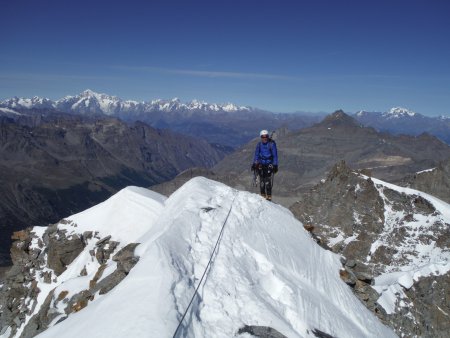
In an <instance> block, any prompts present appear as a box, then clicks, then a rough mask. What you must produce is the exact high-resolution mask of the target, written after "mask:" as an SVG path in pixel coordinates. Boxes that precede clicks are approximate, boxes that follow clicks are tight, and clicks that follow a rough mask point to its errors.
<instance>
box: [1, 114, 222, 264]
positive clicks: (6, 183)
mask: <svg viewBox="0 0 450 338" xmlns="http://www.w3.org/2000/svg"><path fill="white" fill-rule="evenodd" d="M223 155H224V154H223V152H222V151H220V150H218V149H216V148H214V147H213V146H211V145H210V144H209V143H207V142H206V141H203V140H199V139H194V138H192V137H189V136H184V135H179V134H175V133H173V132H169V131H162V130H157V129H154V128H152V127H150V126H148V125H146V124H144V123H139V122H137V123H135V124H133V125H131V126H130V125H127V124H125V123H124V122H121V121H119V120H117V119H112V118H107V119H105V118H101V119H92V118H91V119H86V118H82V117H74V116H70V115H64V114H57V115H50V116H45V117H41V118H38V119H36V118H33V119H28V120H24V121H13V120H11V119H7V118H3V119H2V120H0V224H1V225H2V229H1V231H2V236H1V238H2V240H1V243H0V244H1V248H2V250H1V251H2V252H1V253H0V254H2V256H3V260H5V259H6V258H7V257H8V256H9V255H8V253H7V251H8V250H9V246H10V245H9V243H10V240H9V237H10V233H11V232H12V231H13V230H14V229H20V228H24V227H26V226H31V225H47V224H48V223H49V222H54V221H57V220H59V219H60V218H62V217H65V216H67V215H70V214H73V213H76V212H78V211H81V210H84V209H86V208H88V207H90V206H92V205H94V204H97V203H99V202H101V201H103V200H104V199H106V198H107V197H109V196H110V195H111V194H113V193H115V192H116V191H118V190H119V189H121V188H123V187H125V186H127V185H140V186H151V185H154V184H157V183H160V182H163V181H166V180H169V179H171V178H173V177H175V176H176V175H177V174H178V173H179V172H181V171H183V170H186V169H187V168H189V167H199V166H201V167H211V166H213V165H214V164H215V163H217V161H219V160H220V159H221V158H222V157H223ZM0 263H1V260H0ZM0 265H1V264H0Z"/></svg>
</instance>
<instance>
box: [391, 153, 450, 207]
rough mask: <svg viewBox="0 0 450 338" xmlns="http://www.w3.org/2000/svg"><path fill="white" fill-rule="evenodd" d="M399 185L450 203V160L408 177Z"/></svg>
mask: <svg viewBox="0 0 450 338" xmlns="http://www.w3.org/2000/svg"><path fill="white" fill-rule="evenodd" d="M399 184H400V185H402V186H406V187H409V188H413V189H417V190H421V191H424V192H426V193H429V194H430V195H433V196H436V197H439V198H440V199H442V200H443V201H445V202H447V203H450V159H448V160H447V161H442V162H440V163H439V164H438V165H437V166H436V167H435V168H431V169H428V170H423V171H421V172H418V173H415V174H412V175H408V176H407V177H405V178H404V179H403V180H402V181H400V183H399Z"/></svg>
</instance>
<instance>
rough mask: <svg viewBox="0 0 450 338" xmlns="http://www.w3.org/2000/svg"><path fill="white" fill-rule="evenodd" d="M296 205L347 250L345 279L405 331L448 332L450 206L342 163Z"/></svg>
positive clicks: (315, 229)
mask: <svg viewBox="0 0 450 338" xmlns="http://www.w3.org/2000/svg"><path fill="white" fill-rule="evenodd" d="M366 174H367V173H366ZM291 210H292V212H293V213H294V214H295V215H296V217H297V218H298V219H300V220H301V221H302V222H303V223H304V224H305V226H306V227H307V229H308V230H309V231H311V234H312V236H313V238H315V240H316V241H317V242H318V243H319V244H320V245H321V246H323V247H324V248H328V249H329V250H331V251H333V252H336V253H339V254H341V255H342V256H343V259H342V269H341V277H342V279H343V280H344V281H345V282H346V283H347V284H348V285H349V286H350V287H351V288H352V289H353V290H354V292H355V294H356V295H357V296H358V297H359V298H360V299H361V301H362V302H364V303H365V304H366V306H367V307H368V308H369V309H371V310H372V311H373V312H374V313H375V314H377V315H378V317H379V318H380V319H381V320H382V321H384V322H385V323H387V324H389V325H390V326H391V327H393V328H394V329H395V330H396V332H397V334H398V335H399V336H401V337H430V338H431V337H447V336H448V332H449V330H450V324H449V323H450V322H449V321H448V313H450V306H449V304H450V303H449V298H448V296H449V295H450V283H449V281H450V232H449V227H450V205H449V204H447V203H445V202H443V201H442V200H439V199H437V198H435V197H433V196H431V195H428V194H426V193H423V192H421V191H418V190H413V189H409V188H402V187H399V186H396V185H393V184H389V183H386V182H383V181H380V180H378V179H375V178H371V177H370V176H367V175H365V174H364V172H358V171H354V170H352V169H350V168H349V167H348V166H347V165H346V163H345V162H343V161H342V162H339V163H338V164H336V165H335V166H334V167H333V168H332V169H331V170H330V172H329V174H328V176H327V178H326V179H324V180H323V181H322V182H321V183H319V184H318V185H316V186H315V187H314V188H312V189H311V190H310V191H309V192H308V193H307V194H305V195H304V196H303V197H302V199H301V200H300V201H299V202H297V203H295V204H294V205H293V206H292V207H291Z"/></svg>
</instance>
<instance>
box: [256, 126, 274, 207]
mask: <svg viewBox="0 0 450 338" xmlns="http://www.w3.org/2000/svg"><path fill="white" fill-rule="evenodd" d="M259 135H260V136H261V141H260V142H258V144H257V145H256V150H255V157H254V158H253V164H252V170H253V171H257V173H258V176H259V187H260V190H261V196H262V197H264V198H265V199H267V200H268V201H271V200H272V186H273V175H274V174H276V173H277V172H278V153H277V145H276V143H275V141H274V140H272V138H271V137H269V132H268V131H267V130H261V132H260V133H259Z"/></svg>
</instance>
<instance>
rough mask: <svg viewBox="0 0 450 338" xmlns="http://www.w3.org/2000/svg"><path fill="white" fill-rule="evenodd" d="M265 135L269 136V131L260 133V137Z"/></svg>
mask: <svg viewBox="0 0 450 338" xmlns="http://www.w3.org/2000/svg"><path fill="white" fill-rule="evenodd" d="M263 135H267V136H269V132H268V131H267V130H265V129H264V130H261V132H260V133H259V136H263Z"/></svg>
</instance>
